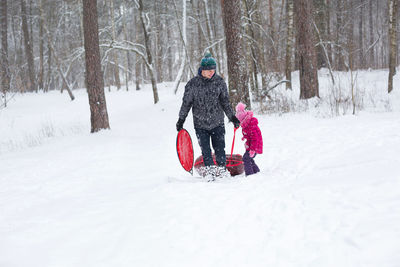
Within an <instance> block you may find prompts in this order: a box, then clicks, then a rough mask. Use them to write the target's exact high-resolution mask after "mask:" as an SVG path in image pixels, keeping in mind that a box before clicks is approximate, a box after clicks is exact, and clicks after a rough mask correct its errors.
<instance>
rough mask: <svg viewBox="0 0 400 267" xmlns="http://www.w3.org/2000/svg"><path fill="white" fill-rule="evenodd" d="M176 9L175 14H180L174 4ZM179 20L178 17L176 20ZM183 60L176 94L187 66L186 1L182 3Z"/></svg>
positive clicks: (175, 84)
mask: <svg viewBox="0 0 400 267" xmlns="http://www.w3.org/2000/svg"><path fill="white" fill-rule="evenodd" d="M174 7H175V13H178V10H177V7H176V4H175V2H174ZM176 19H177V20H178V17H177V18H176ZM181 39H182V54H181V56H182V59H181V66H180V67H179V71H178V75H177V76H176V78H175V82H174V93H175V94H176V92H177V91H178V87H179V84H180V82H181V79H182V76H183V70H184V68H185V65H186V56H187V55H186V42H187V39H186V0H183V1H182V38H181Z"/></svg>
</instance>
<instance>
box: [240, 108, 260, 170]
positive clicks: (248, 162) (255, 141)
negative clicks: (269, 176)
mask: <svg viewBox="0 0 400 267" xmlns="http://www.w3.org/2000/svg"><path fill="white" fill-rule="evenodd" d="M245 108H246V105H245V104H243V103H241V102H239V104H237V106H236V117H237V118H238V119H239V121H240V126H241V127H242V133H243V138H242V140H246V143H245V145H244V146H245V147H246V152H245V153H244V155H243V163H244V172H245V174H246V176H248V175H251V174H255V173H257V172H259V171H260V169H259V168H258V166H257V164H256V163H255V162H254V157H255V156H256V155H257V154H262V152H263V140H262V136H261V131H260V128H258V120H257V119H256V118H254V117H253V111H251V110H245Z"/></svg>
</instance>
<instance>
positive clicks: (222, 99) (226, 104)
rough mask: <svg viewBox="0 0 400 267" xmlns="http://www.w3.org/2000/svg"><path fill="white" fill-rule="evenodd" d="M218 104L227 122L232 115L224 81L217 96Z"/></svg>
mask: <svg viewBox="0 0 400 267" xmlns="http://www.w3.org/2000/svg"><path fill="white" fill-rule="evenodd" d="M219 102H220V103H221V106H222V109H223V110H224V112H225V114H226V116H227V117H228V119H229V120H231V119H232V117H233V115H234V113H233V110H232V107H231V102H230V101H229V94H228V88H227V87H226V83H225V81H222V90H221V94H220V95H219Z"/></svg>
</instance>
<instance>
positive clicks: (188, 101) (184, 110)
mask: <svg viewBox="0 0 400 267" xmlns="http://www.w3.org/2000/svg"><path fill="white" fill-rule="evenodd" d="M192 105H193V90H192V87H191V84H190V83H187V84H186V86H185V93H184V94H183V98H182V106H181V110H180V111H179V118H180V119H183V120H185V119H186V117H187V115H188V114H189V111H190V109H191V108H192Z"/></svg>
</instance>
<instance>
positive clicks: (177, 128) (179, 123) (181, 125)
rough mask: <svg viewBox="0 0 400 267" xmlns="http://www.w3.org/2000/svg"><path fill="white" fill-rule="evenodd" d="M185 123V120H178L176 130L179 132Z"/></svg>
mask: <svg viewBox="0 0 400 267" xmlns="http://www.w3.org/2000/svg"><path fill="white" fill-rule="evenodd" d="M184 122H185V120H182V119H181V118H179V120H178V122H177V123H176V130H177V131H178V132H179V131H180V130H182V128H183V123H184Z"/></svg>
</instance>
